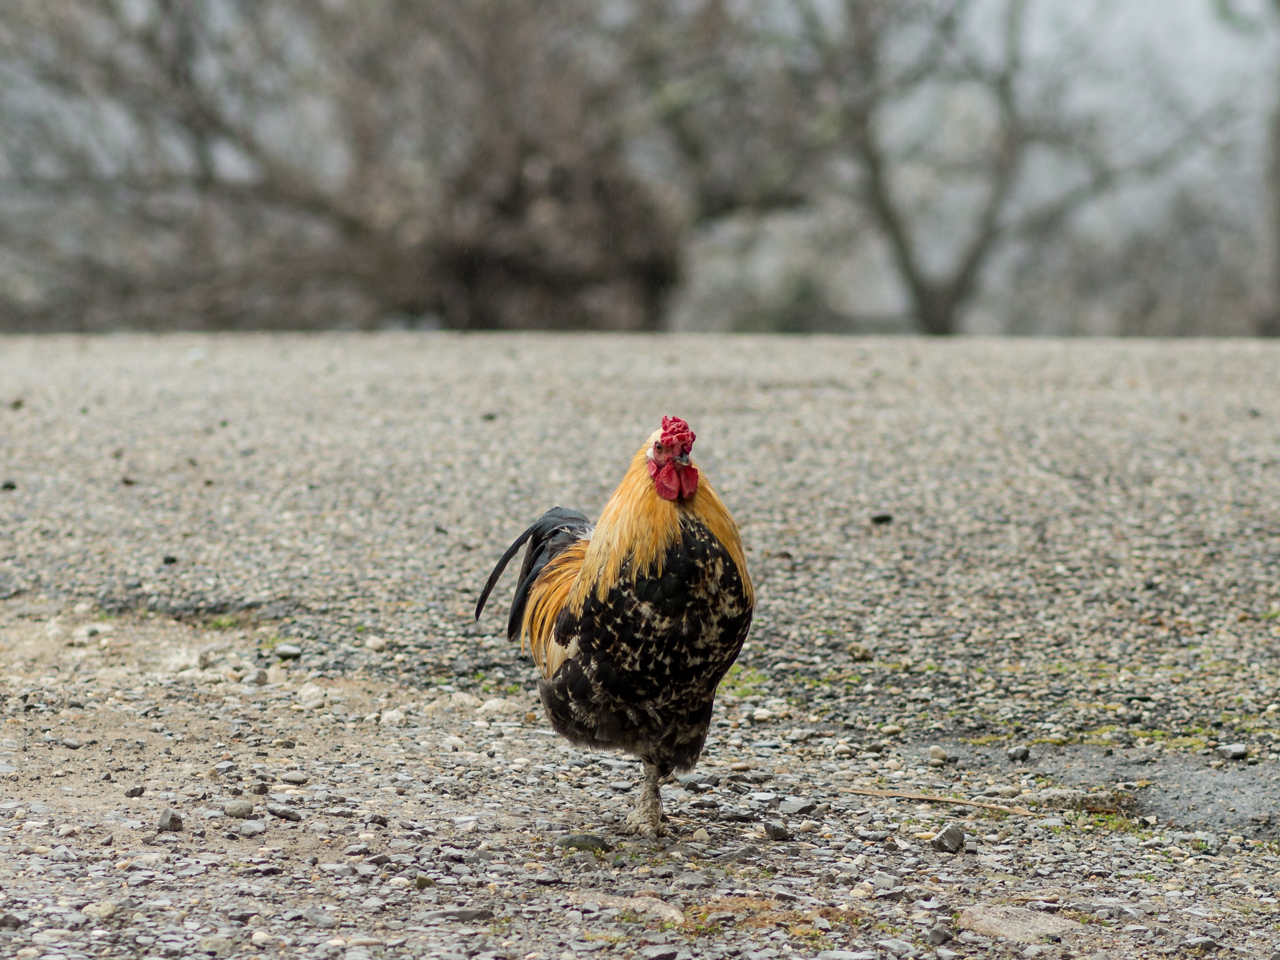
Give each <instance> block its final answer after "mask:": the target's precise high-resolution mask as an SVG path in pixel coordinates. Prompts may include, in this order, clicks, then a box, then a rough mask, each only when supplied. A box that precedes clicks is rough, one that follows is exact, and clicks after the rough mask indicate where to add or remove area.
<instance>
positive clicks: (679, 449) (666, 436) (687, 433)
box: [658, 417, 698, 456]
mask: <svg viewBox="0 0 1280 960" xmlns="http://www.w3.org/2000/svg"><path fill="white" fill-rule="evenodd" d="M696 439H698V438H697V437H696V436H694V433H693V431H692V430H690V429H689V424H687V423H685V421H683V420H681V419H680V418H679V417H663V418H662V436H660V437H659V438H658V442H659V443H661V444H662V445H663V446H664V447H667V448H668V449H670V450H675V451H676V456H682V455H684V454H687V453H688V452H689V451H690V450H692V449H693V441H694V440H696Z"/></svg>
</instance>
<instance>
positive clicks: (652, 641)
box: [538, 517, 752, 776]
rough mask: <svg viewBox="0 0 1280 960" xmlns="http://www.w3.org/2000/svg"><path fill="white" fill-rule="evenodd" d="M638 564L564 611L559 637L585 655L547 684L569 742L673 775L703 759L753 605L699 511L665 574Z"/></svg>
mask: <svg viewBox="0 0 1280 960" xmlns="http://www.w3.org/2000/svg"><path fill="white" fill-rule="evenodd" d="M630 566H631V564H630V561H624V563H623V567H622V571H621V576H620V577H619V579H618V582H617V583H616V584H614V585H613V586H612V587H610V588H609V591H608V593H607V595H606V596H605V597H604V599H603V600H602V599H600V598H598V597H596V596H594V595H593V596H590V597H588V598H587V600H586V602H585V603H584V605H583V608H582V610H581V611H580V612H574V611H573V610H572V609H570V608H568V607H566V608H565V609H563V610H562V611H561V613H560V615H559V617H558V618H557V620H556V624H555V635H554V638H555V642H556V643H558V644H560V645H562V646H564V647H566V648H576V650H577V654H576V655H575V656H572V657H569V658H567V659H566V660H565V662H564V663H563V664H561V665H560V667H559V668H558V669H557V670H556V672H555V674H554V675H552V676H551V677H550V678H547V679H543V680H542V681H541V682H540V683H539V684H538V688H539V690H540V692H541V694H542V702H543V704H544V706H545V707H546V710H547V715H548V717H550V719H551V723H552V726H553V727H554V728H555V729H556V730H557V731H558V732H559V733H561V734H563V735H564V736H565V737H567V738H568V739H569V740H570V741H572V742H574V743H577V744H581V745H583V746H590V747H612V748H617V749H621V750H625V751H627V752H628V753H633V754H636V755H638V756H641V757H644V758H646V759H647V760H649V761H650V762H653V763H654V764H655V765H656V766H657V767H658V770H659V775H660V776H665V775H667V774H668V773H670V772H671V771H672V770H673V769H679V770H687V769H690V768H691V767H692V766H693V765H694V763H695V762H697V759H698V756H699V754H701V752H702V746H703V743H704V742H705V741H706V737H707V729H708V727H709V726H710V723H711V709H712V705H713V703H714V701H715V692H716V687H717V686H718V685H719V683H720V680H721V678H723V677H724V675H725V672H726V671H727V670H728V669H729V667H730V666H732V664H733V661H734V660H735V659H736V658H737V656H738V652H739V651H740V650H741V649H742V643H743V641H744V640H745V639H746V636H747V630H748V628H749V627H750V624H751V609H752V608H751V604H750V602H749V600H748V594H747V589H746V586H745V585H744V584H743V582H742V578H741V577H740V575H739V574H738V569H737V567H736V565H735V564H734V563H733V560H732V558H731V557H730V555H729V552H728V550H726V549H725V547H724V545H723V544H721V543H720V541H719V540H717V539H716V538H715V537H714V536H712V535H711V533H710V531H709V530H708V529H707V527H706V525H705V524H703V523H702V522H701V521H700V520H698V519H697V518H696V517H685V518H682V519H681V523H680V538H679V540H678V541H677V542H676V543H675V544H673V545H672V546H671V548H670V549H669V550H668V551H667V553H666V554H665V556H664V557H663V563H662V569H661V573H658V572H657V571H652V572H649V573H647V574H644V575H638V576H634V577H633V576H632V571H631V569H630Z"/></svg>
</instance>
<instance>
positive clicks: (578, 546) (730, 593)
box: [476, 418, 755, 833]
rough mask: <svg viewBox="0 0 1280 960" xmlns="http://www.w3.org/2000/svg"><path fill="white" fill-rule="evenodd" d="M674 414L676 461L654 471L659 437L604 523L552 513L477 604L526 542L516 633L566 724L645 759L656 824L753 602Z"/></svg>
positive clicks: (693, 748)
mask: <svg viewBox="0 0 1280 960" xmlns="http://www.w3.org/2000/svg"><path fill="white" fill-rule="evenodd" d="M669 420H672V421H673V422H675V423H678V424H680V425H681V426H682V427H683V428H684V429H685V432H686V435H687V446H686V447H683V448H682V447H680V446H679V444H678V442H677V444H676V446H675V450H676V451H677V454H683V455H681V456H679V459H678V460H676V459H672V458H671V457H669V456H667V457H664V458H663V462H662V464H661V466H659V467H655V466H654V463H653V461H654V450H655V449H656V450H659V451H662V449H663V448H662V445H661V443H660V442H659V440H660V439H664V440H665V439H667V437H668V435H667V434H665V433H661V434H660V433H655V434H654V435H653V436H652V437H650V438H649V441H648V443H647V444H646V446H644V447H642V448H641V449H640V451H639V452H638V453H637V454H636V456H635V457H634V458H633V460H632V463H631V467H630V469H629V470H628V471H627V474H626V476H625V477H624V478H623V480H622V482H621V484H619V486H618V489H617V490H616V491H615V492H614V494H613V496H612V497H610V499H609V502H608V503H607V504H606V505H605V508H604V510H603V511H602V513H601V516H600V520H599V522H598V523H597V524H595V525H592V524H591V523H590V522H589V521H588V520H587V518H586V517H585V516H584V515H583V514H581V513H577V512H576V511H569V510H563V509H560V508H556V509H553V510H550V511H548V512H547V513H546V514H544V515H543V516H542V517H541V518H539V520H538V521H537V522H536V523H534V525H533V526H531V527H530V528H529V529H528V530H527V531H525V533H524V534H523V535H522V536H521V537H520V538H519V539H518V540H516V542H515V543H513V544H512V545H511V547H510V549H508V551H507V553H506V554H505V555H504V556H503V558H502V560H501V561H499V563H498V565H497V567H496V568H495V570H494V571H493V574H492V575H491V576H490V578H489V582H488V583H487V584H486V585H485V589H484V591H483V592H482V594H481V597H480V601H479V603H478V604H477V609H476V615H477V616H479V614H480V610H481V609H482V608H483V606H484V603H485V601H486V600H487V598H488V596H489V593H490V591H491V590H492V589H493V586H494V585H495V583H496V582H497V579H498V577H499V576H500V575H501V573H502V571H503V569H504V568H505V566H506V564H507V563H508V562H509V561H510V559H511V558H512V557H513V556H514V555H515V554H516V553H517V552H518V551H519V549H520V547H521V546H523V545H524V544H525V542H526V541H527V542H528V544H529V547H528V551H527V553H526V555H525V559H524V563H523V564H522V568H521V573H520V582H519V584H518V586H517V588H516V595H515V599H514V600H513V602H512V607H511V616H510V620H509V621H508V634H509V636H510V637H511V639H513V640H515V639H520V640H522V641H523V640H526V639H527V640H528V641H529V643H530V646H531V648H532V651H533V656H534V660H535V662H536V663H537V664H538V666H539V668H540V670H541V672H542V675H543V678H542V680H541V681H540V682H539V685H538V687H539V691H540V693H541V697H542V702H543V705H544V707H545V709H546V713H547V716H548V718H549V719H550V721H551V724H552V727H553V728H554V729H555V730H556V731H557V732H559V733H560V734H562V735H563V736H565V737H566V738H568V739H569V740H570V741H571V742H573V743H575V744H578V745H581V746H587V747H593V748H614V749H620V750H625V751H626V752H628V753H632V754H635V755H637V756H640V757H641V758H642V759H643V760H644V762H645V772H646V782H645V788H644V791H643V792H642V796H641V799H640V803H639V805H638V813H639V820H638V821H637V824H638V829H640V831H641V832H646V833H650V832H655V830H656V828H657V826H658V825H657V823H656V818H657V817H660V815H661V803H660V799H659V797H658V792H657V782H658V780H659V779H660V778H661V777H664V776H666V775H667V774H669V773H670V772H671V771H672V770H687V769H690V768H692V767H693V765H694V764H695V763H696V762H697V759H698V756H699V755H700V754H701V752H702V747H703V744H704V743H705V741H706V737H707V731H708V729H709V726H710V723H711V713H712V708H713V706H714V702H715V692H716V687H717V686H718V685H719V683H720V680H721V679H722V678H723V677H724V675H725V673H726V672H727V671H728V669H729V667H730V666H732V664H733V662H734V660H735V659H736V658H737V656H738V653H739V651H740V650H741V649H742V644H743V641H744V640H745V639H746V636H747V631H748V630H749V628H750V625H751V615H752V610H753V608H754V602H755V598H754V594H753V592H752V588H751V581H750V577H749V576H748V574H747V569H746V560H745V555H744V552H743V548H742V542H741V539H740V537H739V535H738V529H737V525H736V524H735V523H734V522H733V518H732V517H731V516H730V514H729V511H728V509H727V508H726V507H725V506H724V504H723V502H721V500H720V498H719V496H718V495H717V494H716V492H715V490H714V489H713V488H712V487H711V485H710V484H709V483H707V482H706V480H705V479H702V478H700V477H699V474H698V471H697V468H696V467H695V466H694V465H693V464H692V462H691V461H690V460H689V459H688V456H687V449H688V447H690V446H692V442H693V434H692V432H691V431H688V430H687V425H684V424H683V421H674V418H669ZM667 423H668V421H664V429H666V427H667ZM670 452H671V451H670V450H667V451H666V453H668V454H669V453H670ZM655 478H656V480H655ZM655 811H656V813H655Z"/></svg>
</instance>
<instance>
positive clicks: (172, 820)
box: [156, 807, 182, 833]
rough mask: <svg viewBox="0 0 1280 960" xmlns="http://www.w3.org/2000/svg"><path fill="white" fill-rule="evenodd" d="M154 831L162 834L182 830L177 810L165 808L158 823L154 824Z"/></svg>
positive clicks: (180, 817) (180, 818)
mask: <svg viewBox="0 0 1280 960" xmlns="http://www.w3.org/2000/svg"><path fill="white" fill-rule="evenodd" d="M156 829H157V830H160V831H162V832H169V833H177V832H178V831H179V830H181V829H182V816H181V815H180V814H179V813H178V811H177V810H173V809H171V808H169V807H165V808H164V811H163V812H162V813H161V814H160V821H159V822H158V823H157V824H156Z"/></svg>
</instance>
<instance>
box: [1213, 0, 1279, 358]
mask: <svg viewBox="0 0 1280 960" xmlns="http://www.w3.org/2000/svg"><path fill="white" fill-rule="evenodd" d="M1259 2H1260V4H1261V6H1257V5H1247V4H1245V3H1241V2H1240V0H1213V3H1214V9H1215V10H1216V11H1217V12H1218V15H1219V17H1221V19H1222V20H1223V22H1225V23H1227V24H1228V25H1229V26H1231V27H1232V28H1234V29H1236V30H1240V31H1244V32H1248V33H1261V32H1262V31H1264V30H1266V29H1267V24H1266V23H1265V22H1264V18H1266V17H1267V15H1268V12H1269V13H1270V14H1271V16H1272V19H1273V21H1274V24H1273V26H1280V0H1259ZM1274 80H1275V82H1276V84H1277V88H1276V96H1275V104H1274V107H1273V112H1272V115H1271V130H1270V136H1269V138H1268V143H1269V153H1270V156H1269V159H1268V163H1267V181H1268V182H1267V188H1268V194H1269V197H1268V200H1269V204H1270V217H1269V220H1270V224H1269V226H1270V233H1271V259H1272V264H1271V271H1270V272H1271V284H1272V293H1271V297H1270V305H1269V307H1268V308H1267V310H1266V312H1265V313H1264V314H1263V315H1262V316H1261V317H1259V318H1258V333H1259V334H1260V335H1261V336H1264V337H1280V72H1277V73H1276V75H1275V77H1274Z"/></svg>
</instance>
